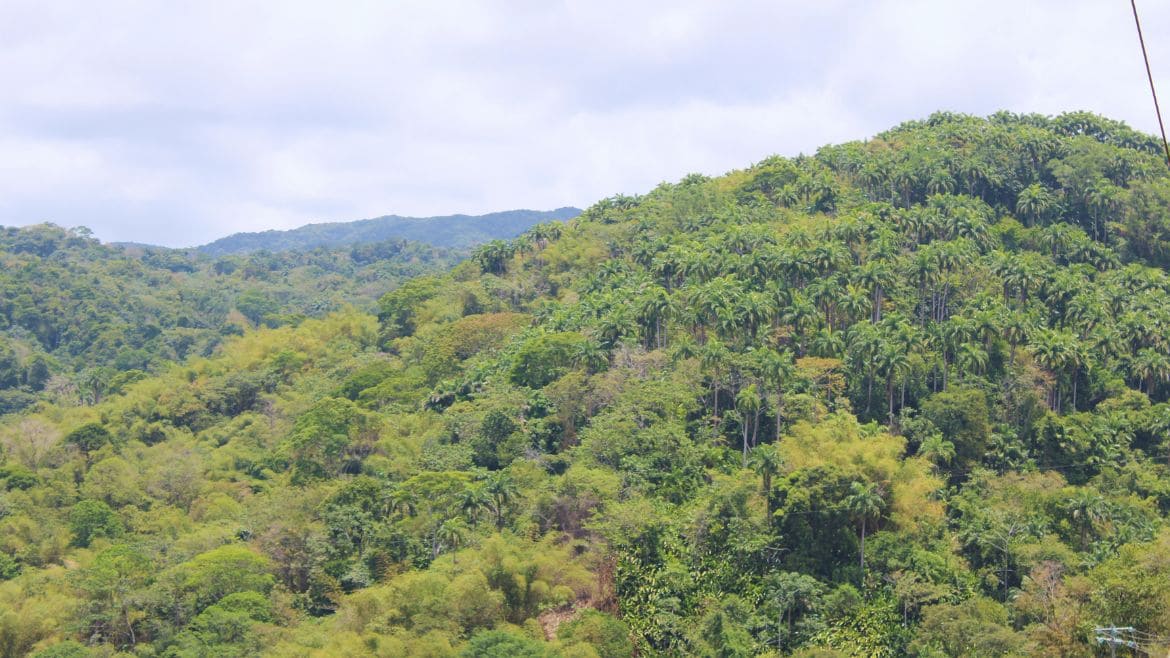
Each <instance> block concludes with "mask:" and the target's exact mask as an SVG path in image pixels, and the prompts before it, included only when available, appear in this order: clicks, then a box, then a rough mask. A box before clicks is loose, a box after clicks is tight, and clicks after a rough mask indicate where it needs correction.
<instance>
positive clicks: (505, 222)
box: [196, 208, 581, 256]
mask: <svg viewBox="0 0 1170 658" xmlns="http://www.w3.org/2000/svg"><path fill="white" fill-rule="evenodd" d="M579 214H581V210H580V209H579V208H557V209H556V210H547V211H538V210H508V211H504V212H494V213H489V214H487V215H476V216H471V215H450V216H445V217H399V216H397V215H387V216H385V217H377V218H375V219H362V220H358V221H355V222H332V223H327V224H308V225H306V226H302V227H300V228H297V229H292V230H290V231H262V232H259V233H235V234H233V235H229V236H227V237H226V238H220V239H218V240H216V241H215V242H212V243H209V244H205V245H203V246H202V247H196V249H197V250H198V251H200V252H202V253H205V254H211V255H213V256H223V255H227V254H247V253H251V252H254V251H259V250H267V251H296V250H306V249H312V248H314V247H342V246H348V245H353V244H360V243H367V242H382V241H384V240H389V239H398V240H414V241H417V242H425V243H427V244H431V245H435V246H437V247H457V248H458V247H473V246H475V245H478V244H483V243H485V242H490V241H491V240H498V239H509V238H514V237H516V236H517V235H520V234H521V233H523V232H524V231H525V230H527V229H528V228H529V227H530V226H533V225H535V224H539V223H541V222H551V221H563V220H566V219H572V218H573V217H576V216H577V215H579Z"/></svg>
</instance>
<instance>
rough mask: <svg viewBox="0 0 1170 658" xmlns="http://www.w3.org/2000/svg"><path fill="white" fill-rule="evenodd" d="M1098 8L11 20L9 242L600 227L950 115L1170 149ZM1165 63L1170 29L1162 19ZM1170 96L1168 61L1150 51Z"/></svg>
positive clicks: (206, 14)
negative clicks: (1063, 120) (501, 213)
mask: <svg viewBox="0 0 1170 658" xmlns="http://www.w3.org/2000/svg"><path fill="white" fill-rule="evenodd" d="M1128 9H1129V8H1128V6H1127V5H1125V3H1120V4H1118V3H1104V2H1100V1H1099V0H1067V1H1061V0H1036V1H1034V2H1029V3H1019V2H1008V1H1007V0H987V1H983V2H975V1H974V0H968V1H963V2H937V1H926V0H875V1H871V2H865V3H859V2H852V1H848V0H824V1H822V2H816V3H798V2H794V1H791V0H784V1H779V2H777V1H775V0H772V1H764V0H760V1H751V0H729V1H727V2H721V3H711V2H704V1H700V0H687V1H684V2H671V3H665V2H648V3H633V2H628V1H623V2H619V1H617V0H604V1H597V0H594V1H587V0H569V1H567V2H563V3H544V2H537V1H535V0H522V1H521V2H504V1H498V2H449V3H448V2H444V3H435V2H424V1H420V0H415V1H410V2H394V3H383V2H350V3H344V4H343V5H339V6H335V7H332V8H330V9H328V10H326V9H324V8H323V5H320V4H319V3H307V2H286V3H261V2H227V1H223V2H208V3H196V4H188V5H174V4H158V3H141V2H131V1H126V2H112V3H100V4H94V3H86V2H74V3H48V4H46V3H39V2H35V1H31V0H9V1H8V2H5V3H3V5H0V87H2V88H4V89H5V102H4V103H3V104H2V105H0V223H3V224H25V223H31V222H36V221H42V220H45V219H49V220H52V221H56V222H58V223H60V224H64V225H77V224H84V225H88V226H90V227H91V228H93V229H94V230H95V231H96V233H97V234H98V235H99V236H100V237H102V238H103V239H110V240H142V241H151V242H156V243H163V244H168V245H185V244H194V243H198V242H204V241H207V240H210V239H213V238H215V237H218V236H220V235H223V234H225V233H228V232H231V231H237V230H260V229H265V228H288V227H291V226H296V225H299V224H302V223H305V222H308V221H322V220H346V219H355V218H360V217H368V216H375V215H380V214H385V213H398V214H414V215H431V214H445V213H450V212H470V213H478V212H490V211H493V210H500V209H506V208H513V207H536V208H547V207H554V206H560V205H565V204H577V205H586V204H589V203H591V202H592V201H595V200H596V199H598V198H600V197H603V196H608V195H610V194H613V193H616V192H625V193H634V192H640V191H645V190H647V189H648V188H650V187H652V186H654V185H655V184H657V183H658V182H660V181H663V180H675V179H678V178H679V177H681V176H682V175H685V174H686V173H688V172H692V171H699V172H703V173H708V174H718V173H722V172H724V171H726V170H728V169H732V168H737V167H741V166H744V165H747V164H749V163H751V162H754V161H757V160H759V159H761V158H763V157H765V156H767V155H769V154H772V153H781V154H787V155H795V154H796V153H798V152H802V151H803V152H811V151H813V150H815V148H816V147H817V146H819V145H821V144H825V143H829V142H839V141H844V140H848V139H859V138H865V137H868V136H870V135H872V134H874V133H875V132H878V131H880V130H883V129H885V128H888V127H890V126H891V125H894V124H896V123H899V122H901V121H904V120H907V119H913V118H920V117H923V116H925V115H927V114H929V113H930V112H932V111H934V110H937V109H948V110H954V111H963V112H971V113H977V114H984V113H988V112H992V111H995V110H997V109H1001V108H1004V109H1010V110H1014V111H1038V112H1043V113H1057V112H1060V111H1065V110H1072V109H1089V110H1093V111H1096V112H1100V113H1104V114H1108V115H1110V116H1113V117H1116V118H1119V119H1122V120H1125V121H1128V122H1130V123H1131V124H1133V125H1135V126H1136V127H1138V128H1141V129H1144V130H1147V131H1152V130H1153V129H1154V127H1155V126H1154V121H1153V112H1152V107H1151V103H1150V100H1149V98H1148V90H1147V89H1146V87H1145V79H1144V71H1143V70H1142V68H1141V59H1140V53H1139V51H1138V49H1137V42H1136V38H1135V35H1134V33H1133V24H1132V17H1131V16H1130V14H1129V13H1128ZM1141 9H1142V10H1143V12H1144V13H1143V21H1144V23H1145V28H1146V33H1147V37H1151V35H1159V34H1167V33H1170V6H1167V5H1165V4H1156V3H1152V2H1144V3H1141ZM1148 43H1149V45H1150V47H1151V58H1152V60H1153V63H1154V66H1155V72H1156V73H1158V74H1159V76H1158V79H1159V84H1160V86H1162V87H1163V88H1166V89H1167V91H1165V92H1164V93H1165V94H1166V95H1170V84H1167V83H1170V49H1167V48H1165V47H1164V46H1160V44H1161V43H1162V40H1160V39H1157V38H1152V37H1151V38H1149V40H1148Z"/></svg>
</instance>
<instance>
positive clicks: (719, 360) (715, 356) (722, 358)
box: [699, 338, 731, 423]
mask: <svg viewBox="0 0 1170 658" xmlns="http://www.w3.org/2000/svg"><path fill="white" fill-rule="evenodd" d="M730 357H731V352H730V351H728V349H727V348H726V347H724V346H723V343H721V342H719V339H717V338H712V339H710V340H708V341H707V344H706V345H704V346H703V347H702V348H700V350H699V363H700V365H701V366H702V368H703V370H706V371H708V372H710V373H711V393H712V396H713V406H714V410H713V411H712V418H713V419H714V422H715V423H718V422H719V387H720V385H721V384H722V372H723V367H724V365H725V364H726V363H727V360H728V359H729V358H730Z"/></svg>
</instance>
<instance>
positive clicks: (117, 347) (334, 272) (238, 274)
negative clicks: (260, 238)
mask: <svg viewBox="0 0 1170 658" xmlns="http://www.w3.org/2000/svg"><path fill="white" fill-rule="evenodd" d="M462 255H463V254H462V253H459V252H454V251H448V250H445V249H440V248H436V247H429V246H426V245H421V244H417V243H408V242H404V241H401V240H390V241H383V242H379V243H372V244H363V245H361V246H355V247H345V248H341V249H332V250H329V249H323V248H321V249H315V250H312V251H306V252H296V253H285V254H271V253H257V254H252V255H247V256H229V257H221V258H212V257H208V256H202V255H199V254H194V253H191V252H186V251H179V250H170V249H162V248H156V247H150V248H141V247H124V246H115V245H104V244H101V243H99V242H98V241H96V240H94V239H92V238H90V237H88V236H87V235H86V234H85V232H84V231H67V230H65V229H62V228H59V227H56V226H52V225H40V226H30V227H25V228H20V229H17V228H8V229H4V228H0V414H3V413H6V412H9V411H12V410H14V409H18V408H20V407H22V406H24V405H28V404H31V403H32V402H34V401H35V400H37V399H38V398H45V399H54V400H58V401H60V402H62V403H64V402H65V401H67V400H78V401H79V400H89V401H93V400H97V399H100V398H101V397H102V396H103V395H104V394H105V392H106V391H107V390H109V389H111V388H112V389H114V390H116V389H117V388H118V387H119V386H121V385H122V384H125V383H126V381H127V378H128V377H129V378H134V377H140V376H143V375H144V373H146V372H157V371H159V370H161V369H163V368H165V367H166V366H167V365H169V364H171V363H173V362H175V361H181V360H183V359H185V358H187V357H188V356H191V355H203V356H207V355H209V354H211V353H212V352H213V351H214V349H215V348H216V347H217V346H218V345H219V344H220V343H221V342H222V341H223V340H224V338H225V337H227V336H230V335H237V334H240V333H242V332H243V331H244V329H245V328H248V327H252V326H256V325H268V326H276V325H279V324H285V323H290V322H297V321H299V320H300V319H303V318H304V317H311V316H321V315H324V314H326V313H329V312H331V311H335V310H337V309H340V308H342V307H343V306H345V305H348V304H352V305H356V306H358V307H360V308H364V309H369V308H372V307H373V304H374V302H375V301H376V300H377V298H378V297H379V296H380V295H382V294H384V293H385V291H386V290H387V288H388V287H393V286H395V285H397V283H398V282H399V281H401V280H403V279H405V278H408V277H411V276H416V275H419V274H422V273H425V272H429V271H433V270H440V269H445V268H447V267H450V266H451V265H452V264H454V263H456V262H457V261H458V260H459V258H460V257H462Z"/></svg>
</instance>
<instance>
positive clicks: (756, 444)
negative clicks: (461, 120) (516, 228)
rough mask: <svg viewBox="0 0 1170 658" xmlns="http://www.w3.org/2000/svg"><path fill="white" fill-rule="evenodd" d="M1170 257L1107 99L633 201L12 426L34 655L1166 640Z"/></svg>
mask: <svg viewBox="0 0 1170 658" xmlns="http://www.w3.org/2000/svg"><path fill="white" fill-rule="evenodd" d="M1167 265H1170V175H1168V171H1167V168H1166V165H1165V163H1164V162H1161V161H1160V159H1159V155H1158V150H1157V143H1156V142H1155V141H1154V140H1153V139H1152V138H1150V137H1149V136H1146V135H1143V134H1140V133H1137V132H1135V131H1133V130H1130V129H1129V128H1127V127H1126V126H1124V125H1122V124H1119V123H1117V122H1113V121H1110V120H1107V119H1103V118H1101V117H1097V116H1093V115H1089V114H1084V113H1075V114H1066V115H1062V116H1059V117H1055V118H1048V117H1043V116H1036V115H1013V114H1007V113H1001V114H997V115H994V116H992V117H989V118H976V117H970V116H962V115H952V114H936V115H934V116H931V117H930V118H929V119H927V120H924V121H914V122H909V123H905V124H903V125H901V126H898V127H896V128H893V129H891V130H889V131H887V132H885V133H882V134H880V135H878V136H876V137H875V138H874V139H872V140H869V141H866V142H854V143H848V144H843V145H837V146H827V147H824V148H822V149H821V150H819V151H818V152H817V153H816V155H815V156H802V157H798V158H784V157H778V156H777V157H770V158H767V159H765V160H763V161H761V162H759V163H757V164H755V165H753V166H751V167H748V168H746V169H743V170H737V171H733V172H730V173H728V174H726V175H724V176H720V177H716V178H708V177H705V176H701V175H690V176H687V177H686V178H684V179H683V180H681V181H679V182H678V183H673V184H663V185H661V186H659V187H658V188H656V189H654V190H652V191H650V192H648V193H647V194H645V195H642V196H636V197H626V196H619V197H613V198H610V199H606V200H603V201H601V202H599V203H597V204H595V205H594V206H593V207H591V208H589V209H588V210H586V211H585V212H584V213H583V214H582V215H580V216H579V217H577V218H575V219H573V220H571V221H569V222H567V223H564V224H562V223H547V224H541V225H537V226H535V227H532V228H531V229H529V230H527V231H526V232H525V233H524V234H523V235H521V236H520V237H518V238H516V239H514V240H511V241H507V242H503V241H496V242H492V243H489V244H487V245H484V246H482V247H480V248H478V249H477V250H476V251H475V253H474V256H473V257H472V258H471V259H469V260H466V261H463V262H462V263H460V264H458V265H456V266H454V267H453V268H451V269H450V270H449V271H447V272H444V273H435V274H430V275H424V276H421V277H416V278H413V279H411V280H409V281H406V282H405V283H403V284H402V285H401V286H398V287H396V288H394V289H393V290H390V291H388V292H387V293H386V294H385V295H384V296H382V297H381V299H380V300H379V302H378V306H377V315H376V316H374V315H371V314H368V313H364V312H362V311H361V310H359V309H353V308H348V309H344V310H340V311H338V312H336V313H332V314H330V315H327V316H325V317H322V318H320V319H307V320H304V321H303V322H300V323H297V324H296V325H295V326H293V325H291V324H287V325H284V326H279V327H275V328H267V327H257V328H252V329H249V330H247V331H246V332H244V335H242V336H238V337H231V338H229V339H227V341H226V342H225V344H224V345H223V346H222V348H221V349H220V350H218V351H217V352H215V353H213V354H211V355H210V356H206V357H203V356H193V357H191V358H189V359H188V360H187V361H186V362H185V363H183V364H182V365H178V366H175V367H172V368H169V369H166V370H165V371H163V372H161V373H159V374H157V375H154V376H151V377H147V378H145V379H142V380H141V381H137V382H134V383H131V384H128V385H127V386H125V387H124V388H122V389H121V390H120V391H119V392H117V393H113V394H111V395H109V396H107V397H106V398H104V399H102V400H100V401H94V404H90V405H62V404H51V403H42V404H40V405H38V406H37V407H35V408H33V409H30V410H27V411H26V412H24V413H23V414H20V415H12V416H8V417H7V418H5V419H4V422H3V423H2V424H0V450H2V452H0V455H2V461H0V490H2V491H3V493H2V494H0V656H18V655H25V654H31V655H40V656H90V655H93V656H110V655H114V653H115V652H118V651H121V652H127V653H129V654H133V655H142V656H148V655H162V656H212V655H214V656H246V655H258V654H262V655H270V656H333V655H376V656H402V655H427V656H472V657H478V656H567V657H586V656H589V657H592V656H602V657H606V658H608V657H613V656H630V655H634V654H635V653H636V655H639V656H652V655H666V656H671V655H700V656H761V655H763V656H767V655H772V656H775V655H798V656H822V657H824V656H850V655H865V656H903V655H912V656H923V657H926V656H930V657H934V656H1022V655H1052V656H1094V655H1100V654H1099V653H1098V652H1099V651H1100V649H1099V648H1098V646H1097V644H1096V643H1095V640H1094V634H1093V628H1094V627H1095V626H1100V625H1110V624H1112V625H1118V626H1131V627H1134V628H1136V629H1137V631H1136V632H1135V634H1133V635H1132V636H1130V637H1131V639H1133V640H1134V641H1135V642H1138V643H1139V644H1140V645H1141V646H1142V647H1143V649H1144V650H1147V651H1150V652H1153V651H1155V650H1157V651H1160V652H1161V653H1162V654H1164V653H1165V650H1166V647H1165V646H1164V640H1163V639H1162V638H1166V637H1168V636H1170V614H1168V613H1167V611H1168V610H1170V561H1168V560H1167V555H1170V524H1168V519H1170V517H1168V514H1170V468H1168V466H1167V457H1168V456H1170V444H1168V441H1170V402H1168V399H1170V342H1168V340H1167V335H1168V334H1167V332H1166V329H1165V328H1166V326H1168V323H1170V276H1168V275H1167V272H1166V270H1165V268H1166V266H1167ZM38 652H39V653H38Z"/></svg>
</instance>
